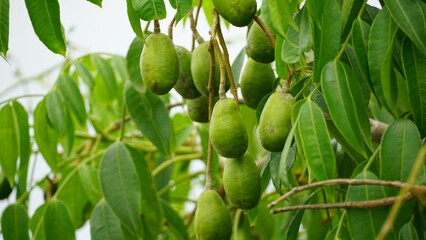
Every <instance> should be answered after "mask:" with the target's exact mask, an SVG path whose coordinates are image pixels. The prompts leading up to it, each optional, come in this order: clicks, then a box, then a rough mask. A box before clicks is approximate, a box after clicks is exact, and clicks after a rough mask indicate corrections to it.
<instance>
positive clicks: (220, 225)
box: [194, 190, 232, 240]
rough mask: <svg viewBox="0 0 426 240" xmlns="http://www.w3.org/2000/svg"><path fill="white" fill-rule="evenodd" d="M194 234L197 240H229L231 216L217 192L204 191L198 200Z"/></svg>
mask: <svg viewBox="0 0 426 240" xmlns="http://www.w3.org/2000/svg"><path fill="white" fill-rule="evenodd" d="M194 233H195V237H196V239H197V240H229V239H230V238H231V234H232V223H231V216H230V215H229V212H228V209H227V208H226V206H225V204H224V203H223V200H222V198H221V197H220V196H219V194H218V193H217V192H215V191H213V190H206V191H204V192H203V193H201V195H200V197H199V198H198V202H197V210H196V211H195V217H194Z"/></svg>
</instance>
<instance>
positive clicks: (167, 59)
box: [141, 33, 179, 95]
mask: <svg viewBox="0 0 426 240" xmlns="http://www.w3.org/2000/svg"><path fill="white" fill-rule="evenodd" d="M141 74H142V79H143V80H144V82H145V84H146V87H147V88H148V89H149V90H151V91H152V92H153V93H155V94H158V95H163V94H166V93H168V92H169V91H170V90H171V89H172V88H173V86H174V85H175V84H176V81H177V79H178V77H179V59H178V56H177V54H176V50H175V47H174V45H173V43H172V40H170V38H169V37H168V36H166V35H164V34H162V33H154V34H151V35H149V36H148V37H147V38H146V44H145V46H144V48H143V50H142V54H141Z"/></svg>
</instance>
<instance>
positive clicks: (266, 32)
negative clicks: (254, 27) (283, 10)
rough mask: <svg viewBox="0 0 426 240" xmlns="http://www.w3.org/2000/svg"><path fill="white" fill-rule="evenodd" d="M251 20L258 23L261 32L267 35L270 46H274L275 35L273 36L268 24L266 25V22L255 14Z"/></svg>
mask: <svg viewBox="0 0 426 240" xmlns="http://www.w3.org/2000/svg"><path fill="white" fill-rule="evenodd" d="M253 20H254V21H256V22H257V24H259V26H260V28H262V30H263V32H264V33H265V34H266V36H267V37H268V39H269V41H270V42H271V44H272V46H273V47H274V48H275V37H274V34H273V33H272V32H271V30H269V28H268V26H266V24H265V23H264V22H263V21H262V19H260V18H259V16H257V14H256V15H254V18H253Z"/></svg>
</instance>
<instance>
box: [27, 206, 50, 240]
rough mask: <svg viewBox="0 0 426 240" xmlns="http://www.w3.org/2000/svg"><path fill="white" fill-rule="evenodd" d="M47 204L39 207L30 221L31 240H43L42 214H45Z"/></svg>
mask: <svg viewBox="0 0 426 240" xmlns="http://www.w3.org/2000/svg"><path fill="white" fill-rule="evenodd" d="M46 208H47V203H44V204H42V205H40V206H39V207H38V208H37V210H36V211H35V213H34V215H33V216H32V217H31V219H30V230H31V232H32V233H33V235H32V239H34V240H45V239H46V237H45V234H44V213H45V212H46Z"/></svg>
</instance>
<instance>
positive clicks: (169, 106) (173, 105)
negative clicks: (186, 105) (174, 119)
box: [166, 102, 182, 109]
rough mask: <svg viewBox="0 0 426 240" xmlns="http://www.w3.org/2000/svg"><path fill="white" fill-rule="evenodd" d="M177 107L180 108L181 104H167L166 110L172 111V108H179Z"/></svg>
mask: <svg viewBox="0 0 426 240" xmlns="http://www.w3.org/2000/svg"><path fill="white" fill-rule="evenodd" d="M179 106H182V103H181V102H178V103H168V104H166V108H167V109H172V108H174V107H179Z"/></svg>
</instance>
